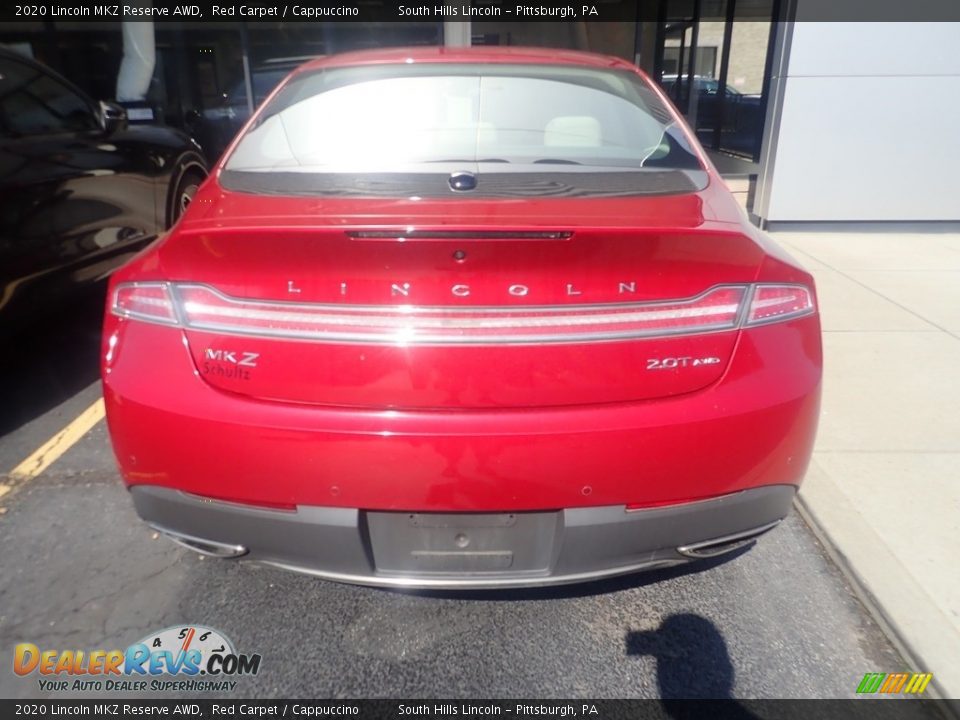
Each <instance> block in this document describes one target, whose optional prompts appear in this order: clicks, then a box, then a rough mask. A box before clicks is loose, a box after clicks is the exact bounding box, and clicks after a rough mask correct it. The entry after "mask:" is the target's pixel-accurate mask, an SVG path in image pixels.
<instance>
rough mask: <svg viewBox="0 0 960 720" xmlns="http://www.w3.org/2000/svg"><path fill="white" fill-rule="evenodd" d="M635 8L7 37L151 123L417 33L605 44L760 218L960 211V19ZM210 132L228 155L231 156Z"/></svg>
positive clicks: (773, 0) (673, 5)
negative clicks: (680, 120)
mask: <svg viewBox="0 0 960 720" xmlns="http://www.w3.org/2000/svg"><path fill="white" fill-rule="evenodd" d="M630 1H631V0H607V2H608V3H610V2H612V3H615V4H617V3H619V4H621V5H622V4H624V3H628V4H629V3H630ZM632 2H633V3H635V4H636V7H635V8H634V12H633V13H632V17H634V18H636V19H633V20H630V21H619V22H598V21H592V20H591V21H586V22H585V21H566V22H530V21H527V22H518V21H504V20H502V19H501V18H502V17H503V15H502V14H501V15H500V16H499V17H491V16H490V15H489V14H479V13H477V14H473V15H472V16H471V17H470V19H468V20H455V21H449V20H444V21H438V20H434V19H424V18H411V19H409V20H404V21H402V22H401V21H393V22H344V21H338V22H323V21H319V22H318V21H313V22H280V21H273V20H271V19H270V18H267V19H264V20H256V21H242V20H239V19H238V20H226V19H224V20H222V21H221V20H219V19H217V20H210V19H207V20H204V21H202V22H116V21H109V20H101V19H99V18H94V19H89V18H86V19H83V20H82V21H81V20H78V19H73V18H69V17H68V18H66V19H64V18H60V17H57V18H49V19H46V20H42V21H30V22H7V23H4V24H2V25H0V44H2V45H5V46H7V47H10V48H13V49H15V50H17V51H19V52H22V53H24V54H27V55H29V56H31V57H34V58H36V59H38V60H40V61H42V62H44V63H46V64H47V65H49V66H51V67H53V68H54V69H56V70H57V71H59V72H60V73H61V74H63V75H64V76H66V77H67V78H68V79H69V80H71V81H72V82H74V83H75V84H76V85H78V86H79V87H80V88H81V89H82V90H84V91H86V93H87V94H89V95H90V96H91V97H93V98H95V99H118V100H120V101H122V102H124V103H125V104H127V105H128V108H129V110H130V115H131V118H132V119H133V120H136V119H137V118H144V119H145V120H146V121H160V122H165V123H167V124H169V125H173V126H177V127H183V128H185V129H187V130H191V128H192V125H191V122H192V119H195V118H198V117H204V116H209V115H211V114H216V113H223V112H227V111H228V110H229V108H241V109H244V110H246V111H247V112H249V110H250V109H252V107H253V106H254V105H255V104H256V103H257V102H259V101H260V100H262V97H263V96H264V95H265V93H266V92H268V91H269V90H270V89H271V88H272V87H273V84H274V83H275V82H277V81H278V80H279V78H280V77H282V75H283V74H284V73H285V72H286V71H287V69H288V68H289V67H292V66H293V65H295V64H296V63H297V62H299V61H300V60H304V59H307V58H310V57H315V56H319V55H328V54H332V53H336V52H343V51H348V50H356V49H365V48H372V47H388V46H409V45H447V46H467V45H514V46H517V45H535V46H547V47H557V48H568V49H579V50H587V51H593V52H601V53H606V54H611V55H617V56H619V57H622V58H625V59H627V60H629V61H631V62H633V63H635V64H637V65H638V66H639V67H641V68H642V69H643V70H644V71H646V72H647V73H648V74H650V75H651V76H652V77H653V78H654V79H655V80H656V81H658V82H659V83H660V84H661V86H662V87H663V88H664V90H665V91H666V92H667V93H668V94H669V95H670V97H671V98H672V99H673V100H674V102H675V103H676V104H677V106H678V107H679V108H680V110H681V112H683V113H684V115H685V116H686V117H687V119H688V120H689V122H690V123H691V125H692V126H693V127H694V128H695V129H696V131H697V135H698V137H699V138H700V140H701V142H702V143H703V145H704V146H705V147H706V148H707V149H708V152H709V153H710V155H711V157H712V158H713V159H714V162H715V163H716V164H717V166H718V168H719V169H720V170H721V172H722V173H723V174H724V175H725V176H727V178H728V182H729V183H730V184H731V187H732V188H733V189H734V190H735V191H736V192H738V194H739V195H740V197H741V200H742V201H743V203H744V204H745V205H746V206H747V208H748V210H749V212H750V213H751V216H752V217H753V218H754V219H755V221H756V222H758V223H760V224H764V225H770V226H775V225H776V224H778V223H783V224H786V223H812V222H821V223H822V222H830V223H834V222H855V223H864V222H878V221H879V222H891V221H893V222H910V223H916V222H930V221H934V222H943V221H960V202H958V201H957V188H958V187H960V182H958V181H957V179H956V176H955V175H954V173H955V172H956V168H957V167H960V141H958V140H957V136H956V133H957V130H956V120H957V118H960V54H958V53H956V52H955V51H954V50H955V48H957V47H960V23H958V22H902V18H899V19H900V20H901V21H886V22H885V21H883V20H884V17H885V16H883V15H882V14H881V13H879V12H876V13H872V14H871V13H870V11H869V10H868V11H867V13H865V14H863V15H862V17H860V18H859V19H856V20H853V21H847V22H843V21H828V20H823V19H820V20H819V21H818V20H817V11H813V10H810V9H809V8H812V7H813V6H814V4H815V3H814V0H655V1H654V2H648V1H646V0H632ZM365 4H366V5H377V4H378V3H377V0H367V2H366V3H365ZM380 4H381V5H383V6H384V11H385V12H386V9H387V5H389V7H395V4H393V3H386V2H381V3H380ZM467 4H468V5H469V3H467ZM498 4H500V0H474V2H473V5H474V6H477V7H483V8H489V7H491V6H497V5H498ZM598 4H599V5H601V6H602V5H603V4H604V0H601V1H600V2H599V3H598ZM876 5H877V4H876V3H872V4H866V5H864V7H866V8H871V7H876ZM805 11H806V12H805ZM807 18H812V20H808V19H807ZM198 139H201V138H198ZM201 143H202V144H204V147H205V150H207V152H208V155H210V156H211V157H210V159H211V160H213V159H214V156H216V155H217V154H218V153H219V151H220V150H222V147H220V146H218V145H216V143H213V142H210V143H204V141H203V140H202V139H201Z"/></svg>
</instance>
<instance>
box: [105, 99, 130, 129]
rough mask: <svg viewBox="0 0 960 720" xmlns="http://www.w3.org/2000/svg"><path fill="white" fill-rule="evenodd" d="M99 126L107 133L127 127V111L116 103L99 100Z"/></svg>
mask: <svg viewBox="0 0 960 720" xmlns="http://www.w3.org/2000/svg"><path fill="white" fill-rule="evenodd" d="M100 127H102V128H103V132H104V133H106V134H107V135H112V134H113V133H115V132H119V131H120V130H126V129H127V111H126V109H125V108H123V107H122V106H120V105H117V104H116V103H113V102H109V101H107V100H101V101H100Z"/></svg>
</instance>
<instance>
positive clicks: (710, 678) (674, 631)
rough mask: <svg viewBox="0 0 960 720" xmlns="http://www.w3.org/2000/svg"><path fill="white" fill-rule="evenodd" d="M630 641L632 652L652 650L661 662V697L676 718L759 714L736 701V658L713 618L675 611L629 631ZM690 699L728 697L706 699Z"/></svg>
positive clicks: (744, 718) (745, 719) (745, 718)
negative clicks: (649, 627)
mask: <svg viewBox="0 0 960 720" xmlns="http://www.w3.org/2000/svg"><path fill="white" fill-rule="evenodd" d="M625 645H626V654H627V655H633V656H649V657H652V658H653V659H654V661H655V662H656V678H657V689H658V691H659V692H658V695H659V697H660V703H661V706H662V708H663V710H664V711H665V712H666V714H667V715H669V716H670V717H671V718H675V720H686V719H687V718H700V717H707V716H709V717H720V718H730V719H731V720H753V719H754V718H757V716H756V715H755V714H753V713H751V712H750V711H749V710H747V709H746V708H745V707H744V706H743V705H741V704H740V703H738V702H735V701H733V687H734V668H733V662H732V661H731V659H730V653H729V652H728V651H727V643H726V641H725V640H724V639H723V635H722V634H721V633H720V631H719V630H718V629H717V627H716V625H714V624H713V623H712V622H711V621H710V620H707V619H706V618H704V617H701V616H700V615H696V614H694V613H679V614H676V615H670V616H669V617H667V618H665V619H664V620H663V622H662V623H661V624H660V627H658V628H657V629H656V630H645V631H630V632H628V633H627V634H626V638H625ZM691 700H724V701H726V702H724V703H722V704H720V705H715V704H709V705H701V704H698V703H691V702H689V701H691Z"/></svg>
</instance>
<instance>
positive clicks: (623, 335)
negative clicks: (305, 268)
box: [112, 283, 814, 345]
mask: <svg viewBox="0 0 960 720" xmlns="http://www.w3.org/2000/svg"><path fill="white" fill-rule="evenodd" d="M748 296H749V298H750V300H749V301H748ZM748 303H749V307H747V305H748ZM112 307H113V312H114V313H115V314H117V315H121V316H124V317H129V318H132V319H138V320H146V321H150V322H158V323H162V324H167V325H178V326H181V327H186V328H189V329H193V330H202V331H206V332H215V333H224V334H232V335H253V336H262V337H276V338H289V339H297V340H307V341H313V342H330V343H357V344H400V345H477V344H479V345H484V344H486V345H489V344H495V345H504V344H544V343H583V342H603V341H606V340H628V339H634V338H650V337H663V336H674V335H687V334H698V333H706V332H717V331H723V330H732V329H735V328H737V327H738V326H740V324H741V322H743V323H744V324H746V325H751V324H761V323H766V322H775V321H779V320H783V319H788V318H789V317H796V316H798V315H801V314H807V313H809V312H813V311H814V308H813V300H812V294H811V293H810V291H809V290H807V289H806V288H805V287H803V286H799V285H797V286H794V285H755V286H754V285H721V286H716V287H714V288H711V289H710V290H707V291H706V292H704V293H702V294H700V295H698V296H696V297H693V298H688V299H682V300H670V301H658V302H647V303H621V304H595V305H569V306H531V307H421V306H412V305H391V306H384V305H376V306H368V305H322V304H310V303H293V302H285V301H269V300H248V299H241V298H233V297H229V296H227V295H224V294H223V293H221V292H219V291H217V290H215V289H213V288H211V287H209V286H206V285H198V284H191V283H187V284H174V283H129V284H124V285H120V286H118V287H117V289H116V291H115V293H114V298H113V303H112Z"/></svg>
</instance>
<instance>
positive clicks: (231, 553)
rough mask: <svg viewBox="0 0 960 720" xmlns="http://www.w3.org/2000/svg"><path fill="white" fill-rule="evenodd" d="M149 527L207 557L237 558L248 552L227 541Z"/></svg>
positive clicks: (241, 546)
mask: <svg viewBox="0 0 960 720" xmlns="http://www.w3.org/2000/svg"><path fill="white" fill-rule="evenodd" d="M151 527H153V529H154V530H156V531H157V532H158V533H160V534H161V535H163V536H165V537H166V538H168V539H169V540H172V541H173V542H175V543H176V544H177V545H179V546H181V547H185V548H187V549H188V550H193V551H194V552H198V553H200V554H201V555H206V556H207V557H215V558H220V559H228V558H238V557H241V556H243V555H246V554H247V553H248V552H250V551H249V550H247V548H246V547H244V546H243V545H231V544H229V543H222V542H217V541H215V540H204V539H203V538H197V537H193V536H192V535H184V534H183V533H178V532H174V531H173V530H167V529H166V528H160V527H155V526H151Z"/></svg>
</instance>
